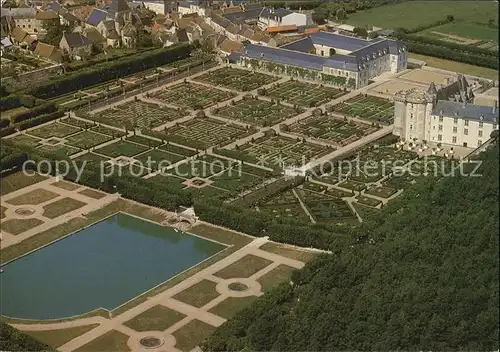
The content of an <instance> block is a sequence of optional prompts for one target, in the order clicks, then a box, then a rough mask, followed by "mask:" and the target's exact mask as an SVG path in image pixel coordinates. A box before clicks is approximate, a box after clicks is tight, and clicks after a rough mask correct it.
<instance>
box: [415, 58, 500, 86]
mask: <svg viewBox="0 0 500 352" xmlns="http://www.w3.org/2000/svg"><path fill="white" fill-rule="evenodd" d="M408 57H409V58H410V59H415V60H420V61H425V62H426V63H427V66H431V67H436V68H440V69H442V70H448V71H454V72H458V73H462V74H466V75H471V76H477V77H484V78H488V79H494V80H498V71H497V70H494V69H491V68H487V67H479V66H474V65H469V64H465V63H462V62H457V61H450V60H445V59H439V58H437V57H432V56H425V55H418V54H413V53H408Z"/></svg>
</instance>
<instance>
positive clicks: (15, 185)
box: [0, 172, 47, 196]
mask: <svg viewBox="0 0 500 352" xmlns="http://www.w3.org/2000/svg"><path fill="white" fill-rule="evenodd" d="M46 179H47V177H45V176H42V175H39V174H34V175H32V176H28V175H25V174H24V173H22V172H18V173H15V174H12V175H9V176H6V177H2V178H1V179H0V190H1V195H2V196H4V195H6V194H9V193H11V192H14V191H17V190H18V189H21V188H24V187H28V186H31V185H34V184H35V183H38V182H41V181H43V180H46Z"/></svg>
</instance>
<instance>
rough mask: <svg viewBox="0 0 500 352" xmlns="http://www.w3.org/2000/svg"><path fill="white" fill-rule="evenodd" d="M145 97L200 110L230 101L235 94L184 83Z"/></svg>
mask: <svg viewBox="0 0 500 352" xmlns="http://www.w3.org/2000/svg"><path fill="white" fill-rule="evenodd" d="M146 96H148V97H151V98H152V99H157V100H159V101H161V102H164V103H167V104H172V105H175V106H178V107H181V108H189V109H194V110H201V109H205V108H208V107H210V106H212V105H215V104H217V103H220V102H221V101H224V100H228V99H231V98H233V97H234V96H235V94H233V93H230V92H227V91H224V90H220V89H216V88H211V87H207V86H203V85H200V84H194V83H188V82H184V83H180V84H176V85H173V86H170V87H167V88H164V89H162V90H160V91H157V92H155V93H152V94H147V95H146Z"/></svg>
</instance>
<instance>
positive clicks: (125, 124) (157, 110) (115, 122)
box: [92, 100, 185, 130]
mask: <svg viewBox="0 0 500 352" xmlns="http://www.w3.org/2000/svg"><path fill="white" fill-rule="evenodd" d="M183 116H185V114H184V113H183V112H182V110H181V109H177V110H176V109H172V108H169V107H165V106H160V105H156V104H152V103H147V102H144V101H141V100H136V101H132V102H127V103H125V104H122V105H117V106H114V107H113V108H111V109H107V110H102V111H99V112H98V113H95V114H94V115H93V116H92V118H93V119H95V121H98V122H101V123H103V124H106V125H110V126H115V127H119V128H125V129H128V130H131V129H133V128H134V127H139V128H154V127H158V126H160V125H162V124H164V123H166V122H170V121H173V120H176V119H179V118H181V117H183Z"/></svg>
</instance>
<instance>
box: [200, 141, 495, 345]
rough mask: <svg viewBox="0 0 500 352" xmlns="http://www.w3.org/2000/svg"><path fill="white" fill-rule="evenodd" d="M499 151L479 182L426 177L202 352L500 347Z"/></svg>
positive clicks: (490, 156)
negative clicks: (434, 179)
mask: <svg viewBox="0 0 500 352" xmlns="http://www.w3.org/2000/svg"><path fill="white" fill-rule="evenodd" d="M498 152H499V150H498V144H495V145H494V146H493V147H492V148H490V149H489V150H488V151H486V152H484V153H483V154H481V155H480V158H481V159H482V165H481V167H480V169H479V171H478V172H479V173H480V174H482V176H481V177H470V176H467V177H466V176H460V175H458V176H454V177H451V176H450V177H445V178H443V179H441V180H439V181H437V182H429V180H427V179H425V178H423V179H420V180H419V181H418V182H417V184H415V185H414V186H413V187H412V188H410V189H408V192H406V191H405V195H403V197H402V198H401V199H399V200H396V201H394V202H391V203H390V204H389V205H388V206H387V207H384V209H383V210H382V211H381V212H379V213H377V214H375V215H373V216H372V217H371V218H369V219H368V221H365V222H364V223H363V225H362V227H361V228H360V229H359V237H358V238H357V240H355V241H353V242H352V243H351V244H350V245H347V246H345V247H344V248H343V249H342V250H340V251H337V252H336V253H335V255H326V254H325V255H323V256H321V257H319V258H318V259H316V260H314V261H312V262H310V263H309V264H308V265H306V266H305V268H304V269H302V270H299V271H295V272H294V274H293V276H292V281H291V282H290V283H288V284H282V285H281V286H279V287H278V288H277V289H276V290H274V291H272V292H270V293H269V294H266V295H265V296H262V297H260V298H259V299H258V300H257V301H256V302H255V303H254V304H253V305H252V306H250V307H249V308H247V309H245V310H243V311H241V312H240V313H239V314H237V315H236V317H235V318H233V319H232V320H230V321H228V322H226V323H225V324H223V325H222V326H221V327H219V328H218V330H216V332H215V333H214V334H213V335H212V336H211V337H210V338H209V339H208V340H207V341H205V342H204V344H203V350H204V351H241V350H260V351H262V350H267V351H269V350H289V351H299V350H302V351H306V350H307V351H311V350H320V351H321V350H322V351H326V350H489V351H492V350H498V348H499V343H498V338H499V328H498V327H499V310H498V302H499V295H498V291H499V275H498V274H499V262H498V253H499V241H498V231H499V207H498V196H499V194H498V182H499V181H498V178H499V169H498V168H499V161H498Z"/></svg>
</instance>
